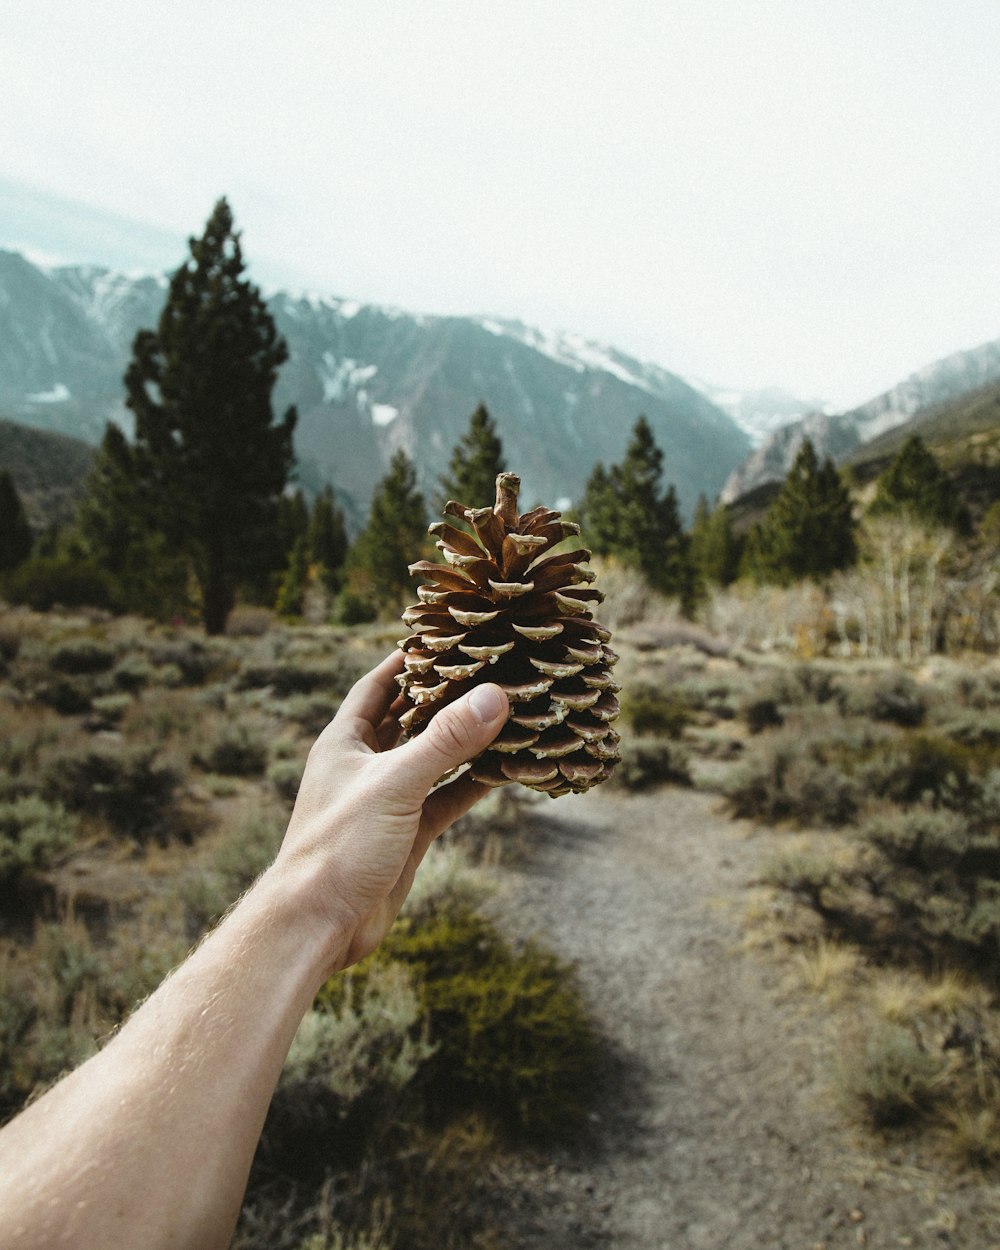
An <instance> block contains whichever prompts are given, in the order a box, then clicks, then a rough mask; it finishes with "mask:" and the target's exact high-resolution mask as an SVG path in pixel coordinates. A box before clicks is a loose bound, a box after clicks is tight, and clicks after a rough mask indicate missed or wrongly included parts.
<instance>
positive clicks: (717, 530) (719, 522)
mask: <svg viewBox="0 0 1000 1250" xmlns="http://www.w3.org/2000/svg"><path fill="white" fill-rule="evenodd" d="M691 563H692V564H693V565H694V567H695V570H696V572H697V573H698V575H699V576H700V577H701V578H702V579H703V580H704V581H706V582H714V583H716V584H717V585H719V586H728V585H729V583H730V582H731V581H733V580H734V579H735V578H736V574H737V572H738V571H739V542H738V540H737V538H736V535H735V534H734V533H733V526H732V521H731V519H730V516H729V509H728V507H727V506H726V505H725V504H724V503H720V504H719V505H718V506H717V507H715V508H713V509H710V508H709V506H708V500H707V499H706V498H705V496H704V495H702V496H700V497H699V499H698V504H697V507H696V508H695V514H694V522H693V524H692V526H691Z"/></svg>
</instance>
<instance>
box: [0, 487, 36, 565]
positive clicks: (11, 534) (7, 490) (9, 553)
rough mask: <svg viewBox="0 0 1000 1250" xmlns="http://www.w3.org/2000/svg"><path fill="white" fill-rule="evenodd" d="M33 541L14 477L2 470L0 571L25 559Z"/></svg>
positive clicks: (0, 493) (28, 554)
mask: <svg viewBox="0 0 1000 1250" xmlns="http://www.w3.org/2000/svg"><path fill="white" fill-rule="evenodd" d="M33 541H34V540H33V538H32V533H31V526H30V525H29V524H28V518H27V516H26V515H25V511H24V504H22V503H21V496H20V495H19V494H18V493H17V487H16V486H15V485H14V479H13V478H12V477H11V475H10V474H9V473H8V472H7V471H6V470H3V471H2V472H0V573H6V572H8V571H9V570H10V569H13V568H16V567H17V566H18V565H19V564H21V563H23V562H24V561H25V560H27V558H28V556H30V555H31V548H32V544H33Z"/></svg>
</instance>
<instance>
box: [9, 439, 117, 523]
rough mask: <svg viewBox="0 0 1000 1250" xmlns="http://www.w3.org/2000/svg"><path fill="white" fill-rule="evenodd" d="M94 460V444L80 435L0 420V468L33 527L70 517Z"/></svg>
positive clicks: (65, 519)
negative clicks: (10, 480)
mask: <svg viewBox="0 0 1000 1250" xmlns="http://www.w3.org/2000/svg"><path fill="white" fill-rule="evenodd" d="M93 462H94V449H93V447H90V446H88V445H87V444H86V443H83V442H81V441H80V440H79V439H76V438H69V437H68V436H67V435H65V434H51V433H47V432H46V431H44V430H35V429H31V428H29V427H28V426H24V425H18V424H16V423H15V422H13V421H3V420H0V469H4V470H6V471H7V472H8V473H9V474H10V476H11V478H12V480H13V482H14V486H15V487H16V488H17V493H18V495H19V496H20V498H21V502H22V503H23V504H24V510H25V512H26V513H27V514H28V520H29V521H30V522H31V525H32V527H33V528H34V529H36V530H42V529H44V528H45V527H46V526H47V525H49V524H51V523H53V522H55V523H57V524H62V523H64V522H67V521H69V520H71V519H72V516H73V513H74V510H75V507H76V503H77V501H78V500H79V498H80V495H81V494H82V492H83V485H84V482H85V481H86V478H87V475H88V473H89V472H90V470H91V467H92V465H93Z"/></svg>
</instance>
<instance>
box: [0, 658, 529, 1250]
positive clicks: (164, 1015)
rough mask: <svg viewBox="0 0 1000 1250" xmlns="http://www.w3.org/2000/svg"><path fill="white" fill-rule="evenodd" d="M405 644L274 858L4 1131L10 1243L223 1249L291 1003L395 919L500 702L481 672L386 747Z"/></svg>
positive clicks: (1, 1217)
mask: <svg viewBox="0 0 1000 1250" xmlns="http://www.w3.org/2000/svg"><path fill="white" fill-rule="evenodd" d="M400 667H401V664H400V657H399V656H398V655H396V656H391V657H390V658H389V659H388V660H386V661H384V662H383V663H382V664H381V665H379V667H378V668H377V669H375V670H374V672H373V673H371V674H369V675H368V677H366V678H364V679H362V680H361V681H360V682H359V683H358V684H357V685H356V686H355V687H354V689H353V690H352V691H351V693H350V694H349V695H348V697H347V698H346V699H345V700H344V703H343V706H342V707H341V709H340V711H339V712H338V713H337V716H336V718H335V719H334V721H333V722H332V723H331V724H330V725H329V726H328V727H327V728H326V729H325V730H324V731H323V733H322V735H321V736H320V738H319V739H318V740H317V742H316V744H315V745H314V746H313V749H312V751H311V752H310V756H309V762H308V764H307V766H306V771H305V774H304V777H303V781H302V786H301V789H300V792H299V797H298V799H297V801H296V805H295V810H294V812H293V813H292V818H291V821H290V823H289V826H288V832H287V833H286V835H285V839H284V841H283V843H282V846H281V850H280V851H279V853H278V856H277V859H276V860H275V862H274V864H273V865H272V866H271V867H270V868H269V869H268V870H267V872H266V873H265V874H264V875H263V876H262V877H261V878H260V880H259V881H258V882H257V883H256V885H255V886H254V887H253V889H252V890H250V891H249V893H248V894H246V895H245V896H244V898H243V899H242V900H241V901H240V903H239V904H238V906H236V907H235V908H234V909H233V910H232V911H231V912H230V914H229V915H228V916H227V917H226V919H225V920H224V921H223V923H222V924H221V925H220V926H219V927H218V928H217V929H216V930H215V931H214V932H213V933H212V934H211V935H210V936H209V937H208V938H207V939H206V940H205V941H204V942H203V943H202V944H201V946H200V947H199V948H198V949H197V950H196V951H195V952H194V953H193V954H192V955H191V956H190V957H189V958H188V959H187V960H186V962H185V963H184V964H182V965H181V967H180V968H179V969H177V970H176V971H175V972H174V973H173V974H172V975H171V976H170V977H169V978H168V979H167V980H166V981H165V982H164V983H163V984H162V985H161V986H160V988H159V989H158V990H157V991H156V993H155V994H153V995H152V996H151V997H150V998H149V999H148V1001H147V1002H146V1003H145V1004H144V1005H143V1006H142V1007H141V1008H140V1009H139V1010H138V1011H137V1012H136V1013H135V1015H133V1016H132V1018H131V1019H130V1020H129V1021H128V1023H127V1024H126V1025H125V1026H124V1027H123V1028H122V1029H121V1031H120V1032H119V1033H118V1034H117V1036H116V1037H115V1038H114V1039H113V1040H112V1041H111V1042H110V1043H109V1044H108V1045H107V1046H106V1047H105V1048H104V1049H103V1050H102V1051H101V1052H100V1053H99V1054H98V1055H95V1056H94V1058H92V1059H91V1060H89V1061H88V1062H87V1063H85V1064H84V1065H83V1066H82V1067H80V1068H78V1069H77V1070H76V1071H75V1072H73V1073H71V1074H70V1075H69V1076H67V1077H66V1078H64V1079H63V1080H62V1081H61V1082H59V1084H57V1085H56V1086H54V1087H53V1088H52V1089H51V1090H50V1091H49V1092H48V1093H47V1094H45V1095H44V1096H43V1097H42V1098H40V1099H39V1100H38V1101H37V1102H36V1103H34V1104H32V1105H31V1106H30V1107H29V1108H27V1110H25V1111H24V1112H22V1113H21V1115H19V1116H18V1117H16V1118H15V1119H14V1120H13V1121H11V1123H10V1124H8V1125H7V1126H6V1127H5V1128H4V1129H3V1130H2V1131H0V1248H2V1250H42V1247H45V1248H46V1250H49V1248H54V1247H59V1246H65V1247H73V1250H135V1248H136V1247H140V1246H141V1247H142V1248H143V1250H161V1248H162V1250H167V1247H169V1248H170V1250H215V1248H218V1250H224V1248H225V1247H226V1246H228V1244H229V1241H230V1239H231V1237H232V1233H233V1229H234V1227H235V1224H236V1219H237V1216H238V1214H239V1208H240V1203H241V1200H242V1196H243V1191H244V1188H245V1186H246V1181H247V1176H248V1174H249V1170H250V1164H251V1161H252V1159H253V1152H254V1149H255V1147H256V1144H257V1139H258V1137H259V1135H260V1131H261V1128H262V1126H263V1123H264V1117H265V1114H266V1112H267V1107H268V1104H269V1102H270V1099H271V1095H272V1093H273V1091H274V1087H275V1085H276V1084H277V1080H278V1076H279V1073H280V1071H281V1067H282V1064H283V1062H284V1059H285V1055H286V1054H287V1051H288V1047H289V1045H290V1044H291V1040H292V1037H293V1036H294V1033H295V1030H296V1028H297V1027H298V1024H299V1021H300V1020H301V1018H302V1016H303V1015H304V1013H305V1012H306V1010H307V1009H308V1008H309V1005H310V1003H311V1002H312V999H313V997H314V995H315V993H316V991H317V989H318V988H319V986H320V985H322V983H323V982H324V981H325V980H326V978H327V977H328V976H329V975H330V974H331V973H333V972H335V971H336V970H338V969H340V968H343V967H346V966H347V965H348V964H350V963H353V962H355V961H356V960H358V959H360V958H362V957H363V956H364V955H366V954H368V953H369V952H370V951H371V950H373V949H374V948H375V946H377V945H378V943H379V941H380V940H381V939H382V937H383V936H384V935H385V933H386V931H387V930H388V928H389V926H390V925H391V924H392V921H393V919H394V918H395V916H396V914H397V912H398V911H399V908H400V906H401V905H402V902H403V900H404V899H405V898H406V895H407V893H408V892H409V889H410V885H411V884H412V882H413V877H414V874H415V872H416V869H417V867H418V865H419V863H420V861H421V859H422V858H423V856H424V854H425V852H426V850H427V847H428V846H429V845H430V843H431V842H432V841H433V840H434V838H435V837H436V836H437V835H438V834H439V833H441V832H442V831H443V830H444V829H445V828H447V826H448V825H449V824H450V823H451V822H452V821H453V820H454V819H455V818H456V817H457V816H459V815H461V813H462V812H464V811H466V810H468V808H469V807H471V806H472V804H473V803H474V802H475V801H476V799H477V798H479V797H480V796H481V795H482V793H483V792H484V787H482V786H480V785H478V783H476V782H474V781H472V780H471V779H470V778H468V777H466V776H462V777H460V778H458V780H456V781H454V782H451V783H449V784H448V785H445V786H442V787H440V788H439V789H437V790H435V791H434V792H433V793H432V794H430V797H428V792H429V791H430V789H431V787H432V786H433V784H434V782H435V781H436V780H437V778H439V777H440V776H441V775H442V774H443V773H445V772H447V771H448V770H449V769H451V768H453V767H455V766H456V765H457V764H459V763H461V762H462V761H463V760H465V759H468V758H469V757H470V756H471V755H473V754H475V753H477V752H478V751H480V750H482V749H483V748H484V747H485V746H486V745H487V744H488V743H489V742H490V741H492V739H493V737H494V736H495V735H496V733H497V731H498V730H499V728H500V726H501V725H502V724H503V721H504V719H505V717H506V713H507V703H506V698H505V696H504V695H503V692H502V691H500V690H499V689H498V688H497V687H495V686H484V687H479V688H478V689H477V691H475V692H473V695H472V696H466V697H465V698H463V699H461V700H458V701H457V702H456V703H454V704H452V705H451V706H450V707H447V708H445V709H443V710H442V711H441V712H440V713H439V714H438V716H437V717H435V719H434V721H433V722H432V723H431V725H430V726H429V727H428V729H427V730H426V731H425V732H424V733H423V734H422V735H421V736H420V737H419V738H416V739H415V740H414V741H412V742H408V743H406V744H404V745H403V746H400V747H398V748H396V749H395V750H389V748H391V747H394V746H395V744H396V741H397V739H398V736H399V729H398V725H397V723H396V719H395V716H394V715H393V714H392V709H391V704H392V702H393V697H394V695H395V693H396V685H395V682H394V677H395V675H396V673H397V672H398V671H399V670H400Z"/></svg>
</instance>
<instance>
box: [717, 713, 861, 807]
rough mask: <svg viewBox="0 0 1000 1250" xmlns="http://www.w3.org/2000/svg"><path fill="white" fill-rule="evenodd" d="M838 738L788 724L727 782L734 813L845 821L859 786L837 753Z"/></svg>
mask: <svg viewBox="0 0 1000 1250" xmlns="http://www.w3.org/2000/svg"><path fill="white" fill-rule="evenodd" d="M838 754H839V751H838V747H837V744H836V742H835V741H833V740H831V739H830V738H828V737H827V736H826V735H822V736H809V735H802V734H801V733H799V734H797V733H795V732H794V731H791V730H786V731H784V732H783V733H782V734H781V735H775V740H774V741H773V742H771V743H769V744H768V746H767V747H766V749H764V750H762V751H760V752H759V753H758V754H757V755H756V756H755V758H753V759H751V760H748V761H747V762H746V763H745V764H743V765H742V766H741V767H740V768H739V769H738V770H736V771H735V772H734V774H733V775H732V776H731V777H730V778H729V779H728V780H727V781H726V782H725V783H724V787H723V789H724V793H725V795H726V797H727V799H728V800H729V804H730V807H731V809H732V811H733V814H734V815H736V816H740V817H751V818H757V819H761V820H766V821H772V822H773V821H784V820H791V821H794V822H795V823H796V824H798V825H811V824H823V825H833V826H838V825H843V824H846V823H847V822H848V821H850V820H853V819H854V817H855V815H856V814H857V811H858V808H859V805H860V801H861V790H860V787H859V785H858V783H857V782H856V781H855V779H854V778H853V777H851V776H850V775H849V774H848V773H847V772H845V770H844V766H843V764H842V763H841V762H840V761H839V759H837V755H838Z"/></svg>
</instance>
